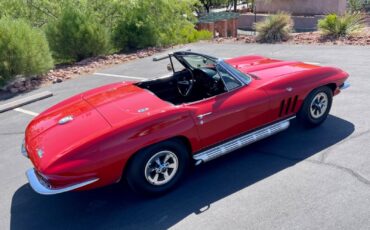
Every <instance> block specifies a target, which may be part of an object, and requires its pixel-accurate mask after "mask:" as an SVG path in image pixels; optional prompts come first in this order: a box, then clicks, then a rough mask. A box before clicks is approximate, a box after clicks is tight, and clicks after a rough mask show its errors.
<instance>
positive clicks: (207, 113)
mask: <svg viewBox="0 0 370 230" xmlns="http://www.w3.org/2000/svg"><path fill="white" fill-rule="evenodd" d="M229 77H231V76H229ZM228 80H229V82H226V81H225V79H224V82H225V84H226V85H227V86H228V92H225V93H222V94H220V95H217V96H214V97H211V98H207V99H204V100H200V101H196V102H193V103H190V104H187V105H186V106H187V107H189V108H190V111H192V116H193V119H194V121H195V124H196V127H197V131H198V134H199V138H200V142H201V145H202V147H203V148H205V147H208V146H212V145H214V144H217V143H218V142H222V141H224V140H227V139H232V138H233V137H236V136H238V135H240V134H243V133H245V132H248V131H250V130H253V129H256V128H258V127H260V126H262V125H264V124H266V123H267V122H268V121H269V109H270V107H269V98H268V96H267V95H266V93H265V91H263V90H260V89H258V90H256V89H255V88H253V87H249V85H242V84H241V83H240V82H239V84H240V85H238V81H237V80H236V79H228Z"/></svg>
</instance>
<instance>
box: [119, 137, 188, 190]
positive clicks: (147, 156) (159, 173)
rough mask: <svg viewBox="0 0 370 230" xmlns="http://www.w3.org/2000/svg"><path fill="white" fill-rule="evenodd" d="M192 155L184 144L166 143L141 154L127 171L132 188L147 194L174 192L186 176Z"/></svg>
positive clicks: (177, 142)
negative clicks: (175, 187) (174, 188)
mask: <svg viewBox="0 0 370 230" xmlns="http://www.w3.org/2000/svg"><path fill="white" fill-rule="evenodd" d="M188 164H189V154H188V153H187V150H186V148H185V146H184V145H183V144H182V143H181V142H180V141H176V140H175V141H165V142H161V143H158V144H155V145H153V146H150V147H148V148H146V149H143V150H141V151H139V152H138V153H137V154H136V155H135V156H134V158H133V160H132V161H131V163H130V165H129V166H128V169H127V174H126V175H127V177H126V178H127V181H128V184H129V185H130V187H131V188H132V189H133V190H135V191H137V192H140V193H143V194H147V195H159V194H162V193H165V192H168V191H169V190H171V189H172V188H173V187H174V186H175V185H176V184H177V183H178V182H179V181H180V180H181V178H182V177H183V176H184V174H185V172H186V169H187V168H188Z"/></svg>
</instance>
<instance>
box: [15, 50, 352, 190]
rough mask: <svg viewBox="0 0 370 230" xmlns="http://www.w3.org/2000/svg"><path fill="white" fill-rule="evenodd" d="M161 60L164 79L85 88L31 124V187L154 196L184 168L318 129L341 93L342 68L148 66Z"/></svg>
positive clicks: (255, 60) (237, 61)
mask: <svg viewBox="0 0 370 230" xmlns="http://www.w3.org/2000/svg"><path fill="white" fill-rule="evenodd" d="M167 58H169V60H170V64H169V66H168V68H169V69H171V70H173V74H171V75H170V76H167V77H162V78H155V79H151V80H146V81H140V82H118V83H114V84H109V85H105V86H102V87H99V88H96V89H92V90H89V91H87V92H84V93H81V94H78V95H76V96H73V97H71V98H69V99H67V100H65V101H63V102H60V103H58V104H56V105H54V106H53V107H51V108H49V109H47V110H46V111H44V112H43V113H41V114H40V115H38V116H37V117H36V118H35V119H33V120H32V121H31V122H30V124H29V125H28V127H27V129H26V132H25V142H24V144H23V145H22V153H23V155H25V156H26V157H28V158H29V159H30V160H31V161H32V163H33V165H34V168H32V169H29V170H28V171H27V173H26V175H27V178H28V180H29V183H30V185H31V187H32V188H33V189H34V190H35V191H36V192H37V193H40V194H45V195H48V194H57V193H62V192H66V191H71V190H87V189H92V188H97V187H102V186H105V185H109V184H113V183H117V182H119V181H122V180H127V182H128V184H129V186H130V187H132V188H133V189H134V190H135V191H138V192H141V193H145V194H161V193H164V192H167V191H168V190H170V189H171V188H173V187H174V186H175V185H176V184H177V183H178V182H179V181H180V180H181V178H182V177H183V176H184V174H185V172H186V170H187V169H188V168H189V167H190V166H191V165H192V164H193V165H194V164H195V165H199V164H201V163H204V162H207V161H210V160H212V159H215V158H217V157H219V156H222V155H224V154H227V153H229V152H232V151H234V150H236V149H238V148H241V147H243V146H246V145H248V144H251V143H253V142H255V141H258V140H260V139H262V138H266V137H268V136H270V135H273V134H275V133H278V132H280V131H283V130H285V129H287V128H288V127H289V123H290V120H291V119H293V118H295V117H296V118H297V119H298V120H299V121H300V122H301V123H302V124H304V125H305V126H308V127H314V126H317V125H320V124H321V123H322V122H324V121H325V119H326V118H327V116H328V113H329V111H330V108H331V105H332V97H333V96H334V95H336V94H338V93H339V92H340V91H341V90H342V89H345V88H347V87H348V86H349V83H348V82H347V81H346V80H347V78H348V74H347V73H346V72H344V71H342V70H341V69H338V68H333V67H322V66H317V65H313V64H309V63H303V62H298V61H281V60H276V59H270V58H266V57H262V56H242V57H236V58H231V59H226V60H223V59H218V58H214V57H211V56H208V55H204V54H199V53H194V52H190V51H186V52H185V51H182V52H175V53H172V54H169V55H168V56H165V57H161V58H157V59H155V60H156V61H158V60H162V59H167Z"/></svg>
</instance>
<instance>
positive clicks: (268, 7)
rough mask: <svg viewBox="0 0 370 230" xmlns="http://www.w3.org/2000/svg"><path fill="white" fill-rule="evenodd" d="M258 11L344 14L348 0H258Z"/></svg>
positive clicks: (299, 13)
mask: <svg viewBox="0 0 370 230" xmlns="http://www.w3.org/2000/svg"><path fill="white" fill-rule="evenodd" d="M256 10H257V13H276V12H278V11H286V12H290V13H291V14H293V15H320V14H328V13H337V14H344V13H345V11H346V0H256Z"/></svg>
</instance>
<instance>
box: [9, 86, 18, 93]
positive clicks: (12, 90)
mask: <svg viewBox="0 0 370 230" xmlns="http://www.w3.org/2000/svg"><path fill="white" fill-rule="evenodd" d="M9 92H11V93H18V92H19V90H18V89H17V88H14V87H11V88H10V89H9Z"/></svg>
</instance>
